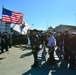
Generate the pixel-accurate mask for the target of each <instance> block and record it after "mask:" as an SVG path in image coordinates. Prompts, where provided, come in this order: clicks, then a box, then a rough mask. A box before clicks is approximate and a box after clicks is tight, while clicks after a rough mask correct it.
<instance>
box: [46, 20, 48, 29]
mask: <svg viewBox="0 0 76 75" xmlns="http://www.w3.org/2000/svg"><path fill="white" fill-rule="evenodd" d="M46 22H47V25H46V29H47V30H48V20H46Z"/></svg>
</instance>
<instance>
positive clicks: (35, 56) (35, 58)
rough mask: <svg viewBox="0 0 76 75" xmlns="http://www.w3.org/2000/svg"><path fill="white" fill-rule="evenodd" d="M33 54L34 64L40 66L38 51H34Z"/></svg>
mask: <svg viewBox="0 0 76 75" xmlns="http://www.w3.org/2000/svg"><path fill="white" fill-rule="evenodd" d="M32 54H33V57H34V64H33V65H35V66H38V61H37V51H33V52H32Z"/></svg>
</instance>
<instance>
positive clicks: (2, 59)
mask: <svg viewBox="0 0 76 75" xmlns="http://www.w3.org/2000/svg"><path fill="white" fill-rule="evenodd" d="M32 64H33V56H32V53H31V49H30V47H28V46H26V45H19V46H13V47H12V48H10V49H9V54H7V53H6V52H5V53H3V54H0V75H76V70H69V69H61V68H52V67H51V66H49V65H47V64H46V63H45V62H44V63H43V64H42V66H41V67H39V68H33V69H32V68H31V65H32Z"/></svg>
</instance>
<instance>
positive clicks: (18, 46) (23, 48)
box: [14, 45, 31, 51]
mask: <svg viewBox="0 0 76 75" xmlns="http://www.w3.org/2000/svg"><path fill="white" fill-rule="evenodd" d="M14 47H16V48H20V49H21V50H22V51H25V50H31V47H30V46H27V45H15V46H14Z"/></svg>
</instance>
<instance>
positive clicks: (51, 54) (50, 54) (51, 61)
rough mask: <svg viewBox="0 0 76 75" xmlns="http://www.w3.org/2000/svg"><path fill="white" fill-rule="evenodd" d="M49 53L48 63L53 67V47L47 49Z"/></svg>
mask: <svg viewBox="0 0 76 75" xmlns="http://www.w3.org/2000/svg"><path fill="white" fill-rule="evenodd" d="M49 51H51V52H50V53H49V58H48V63H49V64H50V65H54V47H52V48H49Z"/></svg>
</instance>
